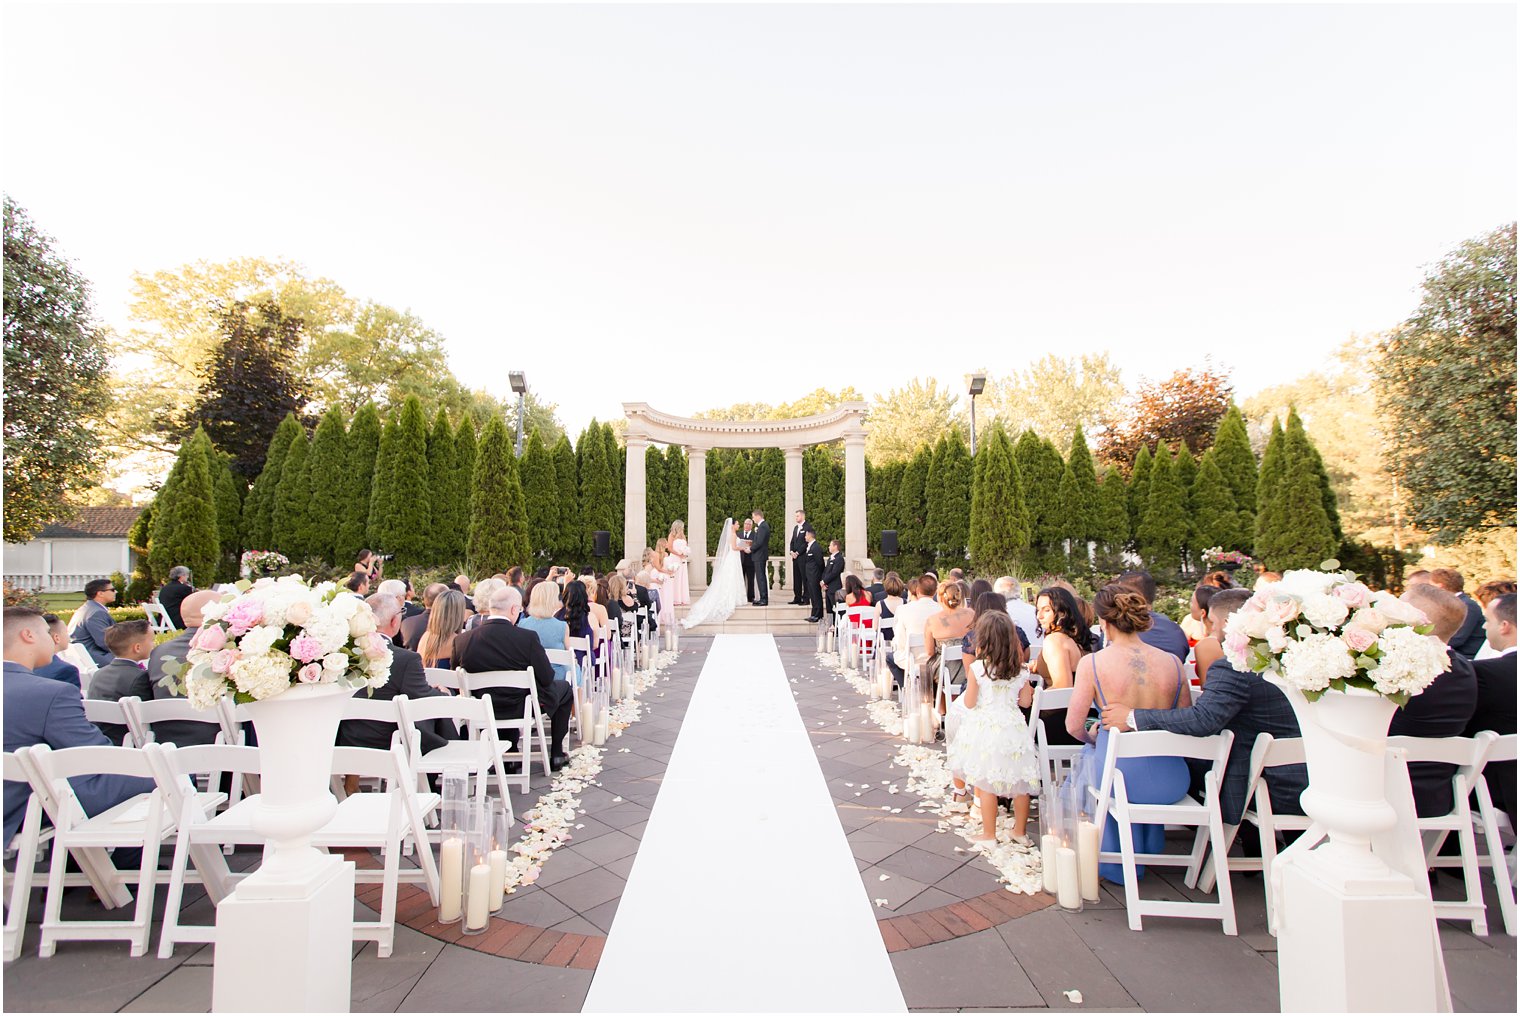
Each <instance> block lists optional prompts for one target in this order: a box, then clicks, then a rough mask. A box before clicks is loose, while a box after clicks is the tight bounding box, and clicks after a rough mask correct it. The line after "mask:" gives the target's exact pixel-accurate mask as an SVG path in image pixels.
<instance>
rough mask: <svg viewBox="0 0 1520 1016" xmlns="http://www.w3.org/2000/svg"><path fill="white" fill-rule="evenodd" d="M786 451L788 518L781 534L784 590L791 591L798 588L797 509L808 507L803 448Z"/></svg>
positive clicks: (783, 521)
mask: <svg viewBox="0 0 1520 1016" xmlns="http://www.w3.org/2000/svg"><path fill="white" fill-rule="evenodd" d="M784 450H785V452H786V518H785V519H783V520H782V522H781V525H780V527H779V529H780V534H781V555H782V556H783V557H785V558H786V578H785V582H784V585H785V588H784V589H783V590H782V592H785V593H789V594H790V593H791V592H792V591H793V590H795V589H796V588H797V579H796V572H795V571H794V569H795V568H796V563H795V562H793V561H792V556H791V555H792V546H791V544H792V527H793V526H795V525H796V524H797V509H798V508H806V507H807V505H805V504H803V503H802V449H801V448H800V447H799V448H787V449H784Z"/></svg>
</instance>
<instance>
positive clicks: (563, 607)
mask: <svg viewBox="0 0 1520 1016" xmlns="http://www.w3.org/2000/svg"><path fill="white" fill-rule="evenodd" d="M554 616H555V617H556V618H557V619H559V620H561V621H563V622H564V623H565V639H566V643H565V644H566V645H569V641H568V640H569V639H585V640H586V644H587V645H588V646H591V647H592V648H595V647H596V642H597V639H596V632H595V631H594V630H592V627H591V603H590V598H589V596H588V595H587V593H586V587H585V585H584V584H583V583H582V582H581V580H580V579H571V580H570V581H569V582H566V583H565V589H564V591H563V592H562V593H560V597H559V610H557V611H556V612H555V614H554ZM589 658H590V654H589V653H584V652H582V651H580V650H579V649H577V650H576V651H575V664H576V666H578V667H581V668H584V667H585V666H586V665H587V664H588V662H589Z"/></svg>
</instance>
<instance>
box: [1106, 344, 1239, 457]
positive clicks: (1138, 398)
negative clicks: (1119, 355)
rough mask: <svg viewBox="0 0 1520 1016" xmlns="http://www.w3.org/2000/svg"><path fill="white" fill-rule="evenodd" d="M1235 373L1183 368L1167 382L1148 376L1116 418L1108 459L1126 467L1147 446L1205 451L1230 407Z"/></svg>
mask: <svg viewBox="0 0 1520 1016" xmlns="http://www.w3.org/2000/svg"><path fill="white" fill-rule="evenodd" d="M1232 391H1233V390H1232V388H1231V386H1230V381H1229V378H1227V377H1226V376H1225V375H1224V374H1221V373H1219V372H1218V371H1216V370H1214V369H1213V368H1212V367H1208V366H1204V367H1195V368H1192V369H1190V370H1179V371H1176V372H1175V373H1173V374H1172V375H1171V377H1168V378H1166V379H1165V380H1163V381H1147V382H1145V383H1144V384H1142V385H1141V386H1140V388H1139V390H1138V391H1136V393H1135V396H1134V398H1133V399H1132V400H1131V401H1130V404H1129V405H1128V406H1126V407H1124V409H1123V411H1122V415H1117V416H1116V418H1115V419H1113V420H1111V421H1110V426H1109V428H1108V431H1107V433H1106V434H1104V438H1103V445H1102V447H1101V449H1100V451H1099V454H1100V455H1101V456H1102V458H1103V460H1104V461H1105V462H1108V463H1110V464H1111V465H1116V466H1119V467H1121V468H1122V467H1123V466H1124V465H1126V464H1127V463H1130V462H1133V461H1134V460H1135V456H1136V455H1138V454H1139V452H1140V448H1141V447H1142V446H1145V447H1149V448H1151V449H1152V450H1154V449H1155V446H1156V445H1157V444H1158V443H1160V442H1165V443H1166V444H1167V446H1168V447H1171V446H1174V445H1176V444H1178V443H1179V442H1180V443H1185V444H1186V445H1187V446H1188V448H1189V449H1190V450H1191V451H1194V452H1201V451H1203V450H1204V449H1206V448H1208V447H1209V445H1210V442H1212V441H1213V439H1214V431H1215V430H1216V429H1217V428H1218V426H1219V421H1220V420H1221V419H1222V418H1223V417H1224V414H1225V413H1226V412H1227V411H1228V410H1229V408H1230V399H1231V395H1232Z"/></svg>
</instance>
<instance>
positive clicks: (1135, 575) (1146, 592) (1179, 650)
mask: <svg viewBox="0 0 1520 1016" xmlns="http://www.w3.org/2000/svg"><path fill="white" fill-rule="evenodd" d="M1114 581H1115V582H1122V583H1123V584H1124V585H1126V586H1129V587H1130V588H1131V589H1133V590H1134V591H1135V592H1137V593H1139V594H1140V595H1141V596H1143V597H1145V602H1146V604H1148V605H1149V604H1154V603H1155V602H1156V580H1155V579H1154V578H1152V577H1151V573H1150V572H1148V571H1127V572H1125V573H1124V574H1123V575H1120V576H1119V577H1118V578H1117V579H1115V580H1114ZM1140 641H1141V642H1144V643H1145V644H1146V645H1148V646H1152V647H1154V648H1156V649H1159V650H1161V651H1162V652H1164V653H1171V654H1172V655H1173V656H1175V657H1177V659H1179V660H1181V661H1182V662H1183V663H1186V662H1187V658H1188V649H1189V648H1190V647H1189V646H1188V640H1187V634H1186V633H1185V632H1183V630H1182V626H1181V625H1179V624H1178V623H1177V622H1176V621H1173V620H1172V619H1171V618H1169V617H1167V616H1166V615H1165V614H1162V613H1159V612H1157V611H1155V610H1152V611H1151V626H1150V628H1149V629H1148V630H1146V631H1143V632H1141V633H1140Z"/></svg>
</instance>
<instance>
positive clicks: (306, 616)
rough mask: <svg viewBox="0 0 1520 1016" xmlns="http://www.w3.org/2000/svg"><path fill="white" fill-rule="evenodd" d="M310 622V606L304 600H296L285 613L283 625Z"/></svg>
mask: <svg viewBox="0 0 1520 1016" xmlns="http://www.w3.org/2000/svg"><path fill="white" fill-rule="evenodd" d="M310 620H311V604H309V603H307V602H305V601H304V600H297V601H296V602H295V603H292V604H291V605H290V606H289V607H288V608H287V609H286V611H285V623H286V624H295V625H302V624H305V623H306V622H307V621H310Z"/></svg>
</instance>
